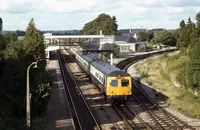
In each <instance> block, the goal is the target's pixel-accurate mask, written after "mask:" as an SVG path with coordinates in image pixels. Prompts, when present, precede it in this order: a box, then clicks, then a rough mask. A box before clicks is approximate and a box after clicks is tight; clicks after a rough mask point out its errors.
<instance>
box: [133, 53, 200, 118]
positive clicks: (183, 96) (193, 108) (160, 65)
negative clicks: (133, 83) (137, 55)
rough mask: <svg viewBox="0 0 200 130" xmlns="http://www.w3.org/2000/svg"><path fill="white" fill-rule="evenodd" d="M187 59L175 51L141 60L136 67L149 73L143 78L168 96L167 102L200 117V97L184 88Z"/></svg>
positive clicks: (144, 73) (179, 109)
mask: <svg viewBox="0 0 200 130" xmlns="http://www.w3.org/2000/svg"><path fill="white" fill-rule="evenodd" d="M187 60H188V58H187V57H184V56H181V55H180V53H179V52H173V53H170V54H164V55H162V56H156V57H153V58H150V59H147V60H145V61H144V62H139V63H138V64H136V69H137V70H138V72H139V73H140V74H142V75H147V76H146V77H145V79H143V80H145V81H146V82H147V83H149V85H151V86H152V87H153V88H155V89H157V90H159V91H160V92H162V93H163V94H164V95H165V96H167V98H165V102H166V104H168V105H169V106H171V107H172V108H174V109H176V110H178V111H179V112H181V113H183V114H185V115H187V116H189V117H193V118H198V119H200V111H199V108H200V98H197V97H195V96H194V95H192V94H191V93H189V92H188V91H187V90H186V89H184V88H186V87H185V86H184V85H185V83H184V82H185V81H184V76H185V75H184V70H185V63H186V61H187Z"/></svg>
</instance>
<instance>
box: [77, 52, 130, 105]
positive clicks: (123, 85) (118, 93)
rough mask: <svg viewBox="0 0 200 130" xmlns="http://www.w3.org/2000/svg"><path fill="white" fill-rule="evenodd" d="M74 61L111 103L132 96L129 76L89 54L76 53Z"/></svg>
mask: <svg viewBox="0 0 200 130" xmlns="http://www.w3.org/2000/svg"><path fill="white" fill-rule="evenodd" d="M76 59H77V61H78V62H79V64H80V65H81V66H82V67H83V69H84V70H85V71H86V72H87V73H89V74H90V76H91V78H92V80H93V82H94V83H95V84H97V85H98V86H99V87H100V88H101V92H102V93H103V94H105V96H106V97H107V99H110V100H111V101H118V100H120V101H123V100H126V99H127V97H128V96H129V95H131V94H132V80H131V76H130V75H129V74H128V73H127V72H125V71H123V70H120V69H119V68H117V67H115V66H112V65H110V64H108V63H106V62H104V61H102V60H100V59H97V58H96V57H94V56H93V55H91V54H89V53H85V54H84V53H83V52H80V51H77V53H76Z"/></svg>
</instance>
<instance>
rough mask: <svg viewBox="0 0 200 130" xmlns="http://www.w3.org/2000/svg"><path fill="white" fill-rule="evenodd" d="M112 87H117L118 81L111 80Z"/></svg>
mask: <svg viewBox="0 0 200 130" xmlns="http://www.w3.org/2000/svg"><path fill="white" fill-rule="evenodd" d="M110 86H112V87H117V86H118V81H117V80H111V81H110Z"/></svg>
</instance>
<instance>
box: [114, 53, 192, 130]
mask: <svg viewBox="0 0 200 130" xmlns="http://www.w3.org/2000/svg"><path fill="white" fill-rule="evenodd" d="M153 55H154V54H153ZM150 56H151V54H150V55H144V56H135V57H133V58H132V60H129V61H128V60H127V61H128V62H127V64H126V65H125V62H121V63H119V64H118V65H117V66H118V67H119V68H120V69H123V70H125V71H127V68H128V67H129V66H130V65H132V64H134V63H136V62H138V61H140V60H142V59H145V58H147V57H150ZM133 86H135V85H133ZM133 89H134V91H133V98H134V99H135V101H137V103H138V105H139V106H140V108H142V109H143V110H144V111H145V112H146V113H147V115H148V117H149V118H151V120H152V122H153V123H151V124H149V125H151V127H152V128H153V129H158V130H160V129H163V130H173V129H174V130H177V129H178V130H183V129H187V130H188V129H189V130H193V129H194V128H192V127H191V126H189V125H187V124H186V123H185V122H183V121H182V120H181V119H179V118H177V117H176V116H174V115H172V114H171V113H169V112H167V111H165V110H164V109H163V108H162V107H160V106H159V105H157V104H156V103H154V102H153V101H152V100H151V98H150V97H149V96H148V95H147V94H146V93H145V91H144V90H142V89H141V88H140V87H139V86H135V87H134V88H133Z"/></svg>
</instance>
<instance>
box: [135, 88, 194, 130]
mask: <svg viewBox="0 0 200 130" xmlns="http://www.w3.org/2000/svg"><path fill="white" fill-rule="evenodd" d="M133 98H134V99H135V100H136V101H137V102H138V103H139V105H140V106H142V108H143V109H144V110H145V111H146V112H148V113H149V115H150V116H151V117H152V118H153V119H154V120H155V121H156V122H157V124H158V125H159V126H160V129H163V130H177V129H178V130H184V129H190V130H193V129H194V128H192V127H191V126H189V125H187V124H186V123H185V122H183V121H181V120H180V119H179V118H177V117H175V116H173V115H172V114H170V113H168V112H167V111H165V110H164V109H163V108H162V107H160V106H159V105H157V104H156V103H154V102H153V101H152V100H151V98H150V97H149V96H148V95H147V94H145V93H144V91H142V90H141V89H139V88H138V87H135V90H134V93H133Z"/></svg>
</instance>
